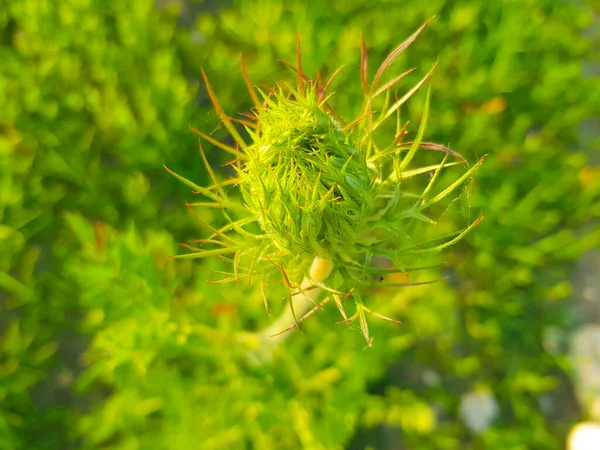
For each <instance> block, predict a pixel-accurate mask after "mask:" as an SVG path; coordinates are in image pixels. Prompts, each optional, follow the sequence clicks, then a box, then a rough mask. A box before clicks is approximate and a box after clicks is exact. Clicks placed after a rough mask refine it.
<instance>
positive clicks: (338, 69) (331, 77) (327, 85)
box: [318, 66, 346, 104]
mask: <svg viewBox="0 0 600 450" xmlns="http://www.w3.org/2000/svg"><path fill="white" fill-rule="evenodd" d="M344 67H346V66H340V67H338V68H337V69H336V70H335V72H333V75H331V76H330V77H329V80H327V83H326V84H325V87H324V88H323V90H322V91H321V92H320V93H319V100H318V102H319V104H320V103H323V98H324V97H325V94H326V93H327V89H329V86H331V83H333V80H334V79H335V77H336V76H337V75H338V74H339V73H340V72H341V71H342V69H343V68H344Z"/></svg>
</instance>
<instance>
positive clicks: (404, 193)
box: [171, 22, 482, 344]
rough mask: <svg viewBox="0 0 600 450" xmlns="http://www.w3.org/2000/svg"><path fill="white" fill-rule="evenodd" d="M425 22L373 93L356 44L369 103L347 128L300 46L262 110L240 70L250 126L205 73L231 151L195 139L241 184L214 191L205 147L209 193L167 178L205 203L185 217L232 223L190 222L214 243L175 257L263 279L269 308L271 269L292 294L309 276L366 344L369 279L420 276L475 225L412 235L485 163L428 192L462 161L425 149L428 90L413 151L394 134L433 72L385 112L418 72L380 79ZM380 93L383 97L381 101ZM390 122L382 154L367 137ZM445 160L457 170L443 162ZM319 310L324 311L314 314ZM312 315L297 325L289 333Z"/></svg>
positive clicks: (232, 277)
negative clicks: (292, 79) (435, 158)
mask: <svg viewBox="0 0 600 450" xmlns="http://www.w3.org/2000/svg"><path fill="white" fill-rule="evenodd" d="M427 23H429V22H427ZM427 23H425V24H424V25H423V26H422V27H421V28H419V29H418V30H417V31H416V32H415V33H413V35H411V36H410V37H409V38H408V39H407V40H406V41H405V42H403V43H402V44H401V45H399V46H398V47H397V48H396V49H394V50H393V51H392V52H391V53H390V55H389V56H388V57H387V58H386V60H385V61H384V62H383V64H382V65H381V66H380V67H379V69H378V70H377V72H376V75H375V77H374V79H373V81H372V82H371V84H369V83H368V81H367V54H366V47H365V45H364V43H363V46H362V56H361V84H362V89H363V92H364V101H363V106H362V111H361V114H360V116H359V117H358V118H357V119H355V120H353V121H351V122H349V123H345V122H344V121H343V119H342V118H341V117H340V116H339V115H337V114H336V113H335V112H334V111H333V109H332V108H331V106H330V105H329V103H328V100H329V99H330V96H328V95H327V90H328V88H329V86H330V84H331V81H332V80H333V78H334V77H335V75H337V73H338V72H339V70H338V71H336V72H335V73H334V75H333V76H332V78H331V79H330V80H329V81H328V82H327V83H326V85H325V86H323V85H322V83H321V80H320V77H317V79H316V80H315V81H312V80H310V79H308V78H307V77H306V76H305V75H304V74H303V73H302V70H301V61H300V44H299V43H298V52H297V67H296V68H293V69H294V70H295V71H296V73H297V78H298V80H297V85H296V86H295V87H294V86H290V85H288V84H286V83H281V84H279V85H278V86H277V87H276V88H275V89H273V90H270V91H269V92H263V91H260V90H258V92H259V94H260V96H262V100H259V96H258V95H257V94H256V90H255V88H253V87H252V84H251V82H250V80H249V79H248V77H247V75H246V71H245V69H244V66H243V64H242V72H243V75H244V78H245V80H246V84H247V86H248V89H249V92H250V95H251V97H252V100H253V103H254V110H253V116H251V120H250V121H248V120H245V119H244V120H240V119H233V118H231V117H229V116H227V115H226V114H225V112H224V111H223V109H222V108H221V106H220V104H219V102H218V100H217V97H216V96H215V94H214V92H213V90H212V87H211V85H210V83H209V81H208V79H207V77H206V75H205V74H204V72H203V76H204V79H205V82H206V86H207V89H208V93H209V96H210V98H211V100H212V102H213V105H214V106H215V110H216V112H217V114H218V115H219V117H220V119H221V121H222V122H223V125H224V126H225V127H226V128H227V130H228V131H229V133H230V134H231V135H232V137H233V138H234V139H235V141H236V143H237V146H236V148H233V147H230V146H227V145H225V144H223V143H221V142H219V141H217V140H215V139H213V138H212V137H211V136H209V135H207V134H205V133H203V132H201V131H199V130H196V129H193V128H192V130H193V131H194V132H195V133H197V134H198V135H199V136H200V137H201V138H202V139H204V140H206V141H208V142H210V143H212V144H213V145H215V146H217V147H219V148H221V149H223V150H225V151H227V152H228V153H231V154H233V155H234V156H235V157H236V161H237V166H236V171H237V176H236V177H234V178H232V179H230V180H227V181H222V182H219V181H218V180H217V176H216V174H215V173H214V171H213V170H212V168H211V166H210V165H209V164H208V161H207V159H206V157H205V156H204V153H203V152H202V147H200V149H201V153H202V157H203V159H204V162H205V165H206V167H207V170H208V172H209V174H210V175H211V177H212V179H213V182H214V184H213V185H212V186H210V187H208V188H203V187H200V186H197V185H196V184H194V183H192V182H191V181H189V180H186V179H185V178H183V177H181V176H179V175H177V174H174V175H175V176H176V177H178V178H179V179H180V180H182V181H183V182H185V183H187V184H188V185H189V186H191V187H192V188H193V189H194V190H195V191H196V193H201V194H203V195H205V196H206V197H208V198H209V199H210V200H212V201H211V202H205V203H193V204H190V207H191V208H194V207H201V208H206V207H218V208H220V209H221V211H222V212H223V215H224V217H225V219H226V220H227V222H228V224H227V225H225V226H224V227H221V228H219V229H216V228H214V227H213V226H211V225H210V224H208V223H206V222H205V221H204V220H203V219H202V217H201V216H200V215H198V214H197V216H198V218H199V219H200V220H201V221H202V222H203V223H204V225H205V226H206V227H207V228H208V229H209V230H211V232H212V234H211V235H210V236H209V237H208V238H207V239H202V240H198V241H195V242H197V243H200V245H199V246H196V247H191V246H187V247H188V248H190V249H191V250H193V253H189V254H184V255H178V256H177V257H179V258H204V257H211V256H214V257H218V258H220V259H222V260H225V261H229V262H230V263H231V264H232V266H233V272H232V273H229V274H226V277H225V278H223V279H221V280H219V281H218V282H223V283H224V282H229V281H238V280H240V279H242V278H247V279H248V282H250V281H251V280H253V279H256V278H258V279H259V280H260V282H261V283H262V285H263V296H264V299H265V306H266V305H267V303H266V294H267V289H266V283H267V281H266V280H267V276H268V274H270V273H272V272H273V271H274V270H275V271H278V272H281V274H282V275H283V277H284V279H285V281H286V283H287V285H288V287H289V288H290V289H296V290H297V291H298V290H299V291H300V292H301V293H303V288H302V287H301V286H303V285H306V283H305V284H303V280H305V281H306V279H307V277H308V281H309V285H310V287H313V288H315V287H318V288H319V289H322V290H324V291H325V292H327V293H328V294H329V295H328V296H327V297H326V298H325V299H324V300H323V301H322V302H321V305H322V304H324V303H327V302H328V301H330V300H331V299H333V300H334V301H335V303H336V305H337V306H338V308H339V309H340V312H341V313H342V315H343V317H344V319H345V320H346V321H347V322H349V321H352V320H354V319H356V318H358V319H359V320H360V326H361V329H362V332H363V334H364V335H365V338H366V339H367V342H368V343H369V344H370V340H371V339H370V338H369V334H368V328H367V326H366V320H365V311H366V312H369V313H373V312H372V311H371V310H370V309H369V308H367V307H366V306H365V305H364V304H363V300H362V295H361V290H362V289H363V288H365V287H369V286H372V285H373V283H374V281H373V280H374V276H375V275H376V276H380V275H381V274H385V273H392V272H405V273H406V272H410V271H412V270H415V269H416V268H415V267H414V266H411V264H412V263H413V262H414V261H415V258H414V257H415V256H418V255H422V254H426V253H433V252H438V251H441V250H442V249H444V248H446V247H448V246H450V245H452V244H454V243H455V242H457V241H458V240H459V239H461V238H462V237H463V236H464V235H465V234H466V233H467V232H468V231H469V230H471V229H472V228H473V227H474V226H476V225H477V224H478V223H479V221H480V219H481V216H480V217H478V218H477V219H476V220H475V221H473V222H472V223H471V224H470V225H468V226H466V227H465V228H464V229H461V230H458V231H456V232H454V233H451V234H446V235H444V236H442V237H440V238H438V239H437V243H436V244H428V243H427V242H419V241H418V238H417V235H419V234H420V233H417V232H416V231H415V228H416V229H418V228H419V227H421V228H422V227H424V226H428V225H432V224H433V225H435V223H436V222H435V221H434V220H433V219H431V218H429V217H428V216H427V215H426V212H427V210H428V208H430V207H431V206H432V205H434V204H436V203H438V202H440V201H441V200H443V199H445V198H446V197H448V196H450V195H451V194H453V193H455V192H458V191H460V189H459V188H460V187H461V185H463V184H464V183H466V182H467V181H468V180H469V179H470V178H471V176H472V175H473V173H474V171H475V170H476V169H477V167H478V166H479V165H480V164H481V162H482V160H479V161H478V162H477V164H475V165H474V166H473V167H471V168H470V169H469V170H467V171H465V172H464V173H463V174H462V175H460V176H459V177H458V178H456V179H455V180H454V181H452V182H451V183H450V184H449V185H448V186H446V187H445V188H443V189H441V190H439V191H437V193H434V192H433V185H434V183H435V182H436V180H437V179H438V178H439V174H440V172H441V171H442V169H444V168H447V167H449V166H452V165H456V164H462V163H466V161H465V160H464V158H462V156H460V155H459V154H458V153H456V152H454V151H452V150H450V149H448V148H446V147H444V146H441V145H438V144H434V143H430V142H423V140H422V139H423V134H424V131H425V124H426V121H427V116H428V112H429V98H430V91H429V90H428V91H427V96H426V100H425V107H424V113H423V118H422V120H421V125H420V127H419V129H418V131H417V133H416V136H415V138H414V140H413V141H412V142H403V138H404V137H405V135H406V134H407V125H408V123H406V124H404V125H403V126H401V123H400V120H399V109H400V107H401V106H402V105H403V104H404V103H405V102H406V101H407V100H408V99H409V98H410V97H411V96H412V95H413V94H414V93H415V92H416V91H417V90H418V89H419V88H420V87H421V86H422V85H423V84H425V82H426V81H428V80H430V78H431V75H432V73H433V69H434V68H435V65H434V67H432V69H431V70H430V71H429V72H428V73H427V74H426V75H425V76H424V77H423V78H422V79H421V80H420V81H419V82H418V83H416V85H415V86H413V87H412V88H411V89H410V90H409V91H408V92H407V93H406V94H405V95H404V96H402V97H400V98H396V100H395V101H394V102H392V103H391V101H390V98H391V95H390V89H391V88H392V87H393V86H395V85H396V83H398V82H399V81H400V80H401V79H402V78H404V77H405V76H406V75H408V74H409V73H410V72H412V70H413V69H411V70H408V71H406V72H404V73H402V74H400V75H399V76H396V77H395V78H393V79H392V80H390V81H388V82H386V83H383V84H382V83H380V81H381V78H382V76H383V75H384V74H385V72H386V71H387V69H388V68H389V67H390V65H391V64H392V63H393V62H394V61H395V60H396V59H397V57H398V56H399V55H400V54H401V53H402V52H403V51H404V50H405V49H406V48H407V47H408V45H410V44H411V43H412V42H413V41H414V40H415V39H416V37H417V36H418V35H419V34H420V33H421V31H422V30H423V29H424V28H425V26H426V25H427ZM240 63H241V60H240ZM290 67H291V66H290ZM381 94H385V95H384V97H383V98H382V97H380V95H381ZM376 101H377V102H379V103H377V107H378V112H375V111H374V104H375V102H376ZM393 115H397V116H398V120H397V125H396V133H395V136H394V137H393V139H391V141H392V142H391V143H390V144H389V145H388V146H385V147H380V146H379V145H377V143H376V142H375V139H374V132H375V131H376V130H377V129H378V128H379V127H380V126H381V125H382V123H384V121H386V120H387V119H388V118H389V117H390V116H393ZM234 122H239V123H241V124H243V125H244V126H245V129H246V132H247V135H248V136H249V137H250V139H251V142H250V143H247V142H246V140H245V139H244V138H243V137H242V136H241V135H240V134H239V132H238V131H237V128H236V127H235V125H234ZM418 150H428V151H437V152H441V154H443V156H442V160H441V161H440V162H439V163H437V164H432V165H426V166H420V167H414V168H411V167H410V164H411V162H413V160H414V157H415V155H416V153H417V151H418ZM448 158H453V159H454V161H451V162H448ZM171 173H172V172H171ZM423 174H425V175H427V174H428V175H430V177H429V179H428V181H427V182H426V183H424V184H425V185H424V186H423V187H422V188H420V189H419V190H418V191H416V192H414V191H411V190H410V189H409V185H408V184H407V182H408V181H409V180H412V179H413V178H414V177H418V176H420V175H423ZM230 185H237V186H238V187H239V190H240V192H241V201H240V199H239V197H238V198H233V197H230V196H229V195H228V193H227V192H226V190H225V188H226V187H227V186H230ZM411 187H412V185H411ZM455 197H456V196H455ZM440 239H441V241H440ZM428 242H432V241H428ZM440 242H441V243H440ZM315 258H320V259H322V260H327V261H330V262H331V264H332V266H333V268H334V269H333V272H332V273H331V275H329V276H328V278H327V279H324V280H316V279H311V278H310V276H309V270H308V269H309V267H310V264H311V261H313V259H315ZM382 260H383V261H388V262H389V264H387V267H385V268H382V267H381V265H380V264H379V265H378V262H377V261H382ZM327 273H328V274H329V272H327ZM410 284H411V283H406V284H404V285H410ZM414 284H422V283H414ZM389 285H390V284H389ZM291 295H292V294H291V293H290V294H288V298H289V302H290V307H291V308H292V312H293V302H292V299H291ZM350 297H352V298H353V299H354V303H355V308H356V312H355V314H353V315H352V316H351V317H350V318H349V319H348V317H347V315H346V313H345V310H344V305H346V304H347V302H348V300H349V298H350ZM318 307H320V305H316V306H315V308H318ZM313 312H314V310H313V311H310V312H308V313H307V314H306V315H305V316H304V317H302V318H301V319H299V320H297V319H295V320H296V325H297V323H298V322H301V321H302V320H304V318H306V317H308V316H309V315H311V314H312V313H313ZM373 314H374V315H376V316H378V317H381V315H379V314H376V313H373ZM295 317H296V316H295V315H294V318H295Z"/></svg>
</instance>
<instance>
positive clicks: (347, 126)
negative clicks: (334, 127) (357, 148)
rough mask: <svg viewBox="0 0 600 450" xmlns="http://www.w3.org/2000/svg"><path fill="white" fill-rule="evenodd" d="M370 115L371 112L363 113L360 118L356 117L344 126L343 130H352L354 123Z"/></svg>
mask: <svg viewBox="0 0 600 450" xmlns="http://www.w3.org/2000/svg"><path fill="white" fill-rule="evenodd" d="M367 117H369V114H363V115H362V116H360V117H359V118H358V119H354V120H353V121H352V122H350V123H349V124H348V125H346V126H345V127H344V128H342V131H349V130H351V129H352V128H353V127H354V125H356V124H357V123H359V122H360V121H361V120H363V119H365V118H367Z"/></svg>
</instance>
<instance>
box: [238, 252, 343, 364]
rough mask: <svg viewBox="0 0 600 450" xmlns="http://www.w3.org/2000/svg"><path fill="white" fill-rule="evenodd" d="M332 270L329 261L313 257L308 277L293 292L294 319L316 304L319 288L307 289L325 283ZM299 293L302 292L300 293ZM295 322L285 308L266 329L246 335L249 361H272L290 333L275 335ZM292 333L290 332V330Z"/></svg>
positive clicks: (289, 310)
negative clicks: (251, 350) (250, 349)
mask: <svg viewBox="0 0 600 450" xmlns="http://www.w3.org/2000/svg"><path fill="white" fill-rule="evenodd" d="M332 270H333V263H332V262H331V261H330V260H327V259H322V258H319V257H315V259H314V260H313V263H312V265H311V267H310V277H306V278H304V280H303V281H302V284H301V285H300V289H296V290H295V291H294V292H293V294H292V295H293V296H292V298H293V299H294V300H293V301H294V312H295V314H296V318H298V319H300V318H301V317H302V316H303V315H304V314H306V313H307V312H308V311H309V310H310V309H311V307H314V304H315V303H317V300H318V298H319V295H320V294H321V288H318V287H317V288H314V289H309V290H306V289H308V288H310V287H311V286H313V281H317V282H319V283H321V282H323V281H325V280H326V279H327V277H328V276H329V275H330V274H331V271H332ZM301 291H304V293H302V292H301ZM295 324H296V321H295V320H294V315H293V314H292V311H291V309H290V308H286V309H285V311H283V313H281V315H280V316H279V317H278V318H277V320H275V322H273V323H272V324H271V325H269V326H268V327H267V328H265V329H263V330H261V331H258V332H256V333H253V336H248V335H246V339H247V342H248V344H250V345H251V347H253V352H252V353H253V354H252V355H249V356H251V359H253V360H255V361H256V362H258V361H270V360H271V359H272V353H273V351H274V350H275V349H276V348H277V347H278V346H279V344H280V343H281V342H283V341H284V340H285V339H286V338H287V336H289V335H290V333H282V334H279V335H277V336H274V335H276V334H277V333H279V332H281V331H283V330H285V329H287V328H290V327H293V326H295ZM290 331H292V330H290Z"/></svg>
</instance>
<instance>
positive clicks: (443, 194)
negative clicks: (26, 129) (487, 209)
mask: <svg viewBox="0 0 600 450" xmlns="http://www.w3.org/2000/svg"><path fill="white" fill-rule="evenodd" d="M486 156H487V155H483V156H482V157H481V158H480V159H479V161H477V163H476V164H475V165H474V166H473V167H471V168H470V169H469V170H467V171H466V172H465V173H464V174H463V175H462V176H461V177H460V178H459V179H458V180H456V181H455V182H454V183H452V184H451V185H450V186H448V187H447V188H446V189H444V190H443V191H442V192H440V193H439V194H438V195H436V196H435V197H433V198H432V199H430V200H429V201H427V202H426V205H431V204H433V203H436V202H439V201H440V200H441V199H443V198H444V197H446V196H447V195H448V194H450V193H451V192H452V191H453V190H454V189H456V188H457V187H458V186H460V185H461V184H462V183H463V182H464V181H465V180H466V179H467V178H469V177H470V176H471V174H472V173H473V172H474V171H475V170H476V169H477V168H478V167H479V166H480V165H481V164H483V159H484V158H485V157H486Z"/></svg>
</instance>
